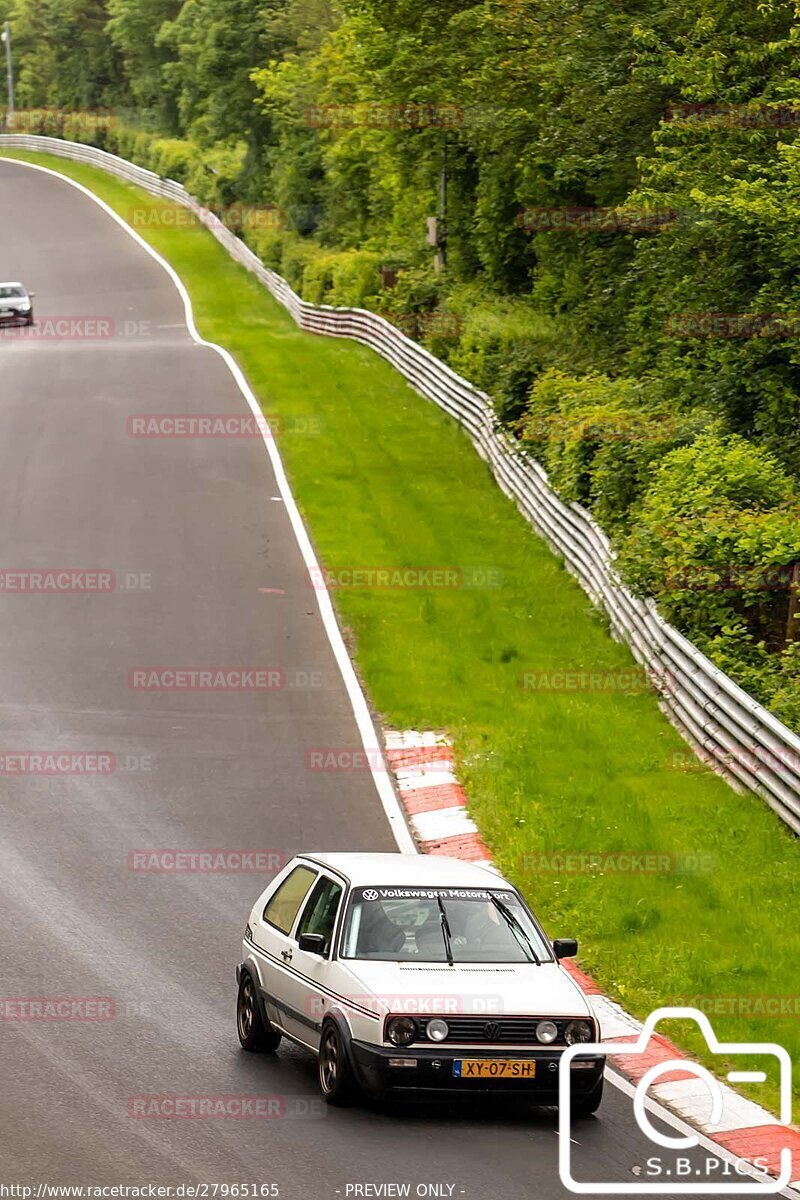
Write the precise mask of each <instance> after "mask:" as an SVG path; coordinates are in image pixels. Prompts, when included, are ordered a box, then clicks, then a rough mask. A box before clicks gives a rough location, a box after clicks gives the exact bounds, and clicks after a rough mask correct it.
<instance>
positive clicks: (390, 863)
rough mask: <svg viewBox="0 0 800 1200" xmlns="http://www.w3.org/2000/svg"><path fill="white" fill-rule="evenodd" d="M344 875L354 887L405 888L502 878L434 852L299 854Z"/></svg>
mask: <svg viewBox="0 0 800 1200" xmlns="http://www.w3.org/2000/svg"><path fill="white" fill-rule="evenodd" d="M299 857H300V858H310V859H313V861H314V862H316V863H319V864H321V865H322V866H326V867H331V868H332V869H333V870H335V871H339V872H340V873H341V874H342V875H345V876H346V877H347V878H348V879H349V880H350V882H351V883H352V884H353V885H354V886H355V887H361V886H363V885H365V884H381V885H383V884H396V885H402V884H405V885H406V886H408V887H437V886H438V887H491V886H494V887H497V886H498V883H499V882H500V881H501V879H502V877H501V876H500V875H499V874H498V873H497V871H495V870H493V869H492V868H491V867H485V866H481V865H479V864H478V863H470V862H460V861H459V860H458V859H457V858H445V857H444V856H440V855H433V854H315V853H309V854H301V855H300V856H299ZM503 882H505V881H503Z"/></svg>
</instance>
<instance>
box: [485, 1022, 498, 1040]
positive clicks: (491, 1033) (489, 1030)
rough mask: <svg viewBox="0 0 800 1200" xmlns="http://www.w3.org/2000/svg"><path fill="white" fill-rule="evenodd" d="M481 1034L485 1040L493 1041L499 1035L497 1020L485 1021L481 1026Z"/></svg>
mask: <svg viewBox="0 0 800 1200" xmlns="http://www.w3.org/2000/svg"><path fill="white" fill-rule="evenodd" d="M483 1036H484V1037H485V1038H486V1040H487V1042H495V1041H497V1039H498V1038H499V1037H500V1024H499V1022H497V1021H487V1022H486V1024H485V1025H484V1027H483Z"/></svg>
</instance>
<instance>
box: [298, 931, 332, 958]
mask: <svg viewBox="0 0 800 1200" xmlns="http://www.w3.org/2000/svg"><path fill="white" fill-rule="evenodd" d="M297 945H298V948H299V949H300V950H307V951H308V953H309V954H321V955H324V954H325V938H324V937H323V936H322V934H321V933H301V934H300V937H299V938H298V939H297Z"/></svg>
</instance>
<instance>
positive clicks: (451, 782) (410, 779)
mask: <svg viewBox="0 0 800 1200" xmlns="http://www.w3.org/2000/svg"><path fill="white" fill-rule="evenodd" d="M431 767H433V768H434V769H433V770H430V771H423V770H422V769H421V768H420V767H412V768H399V769H398V770H397V771H396V772H395V774H396V776H397V786H398V787H399V788H400V791H401V792H419V791H422V790H423V789H424V788H434V787H458V780H457V779H456V777H455V775H454V774H453V772H452V771H448V770H446V769H443V767H442V764H441V763H431ZM436 768H438V769H436Z"/></svg>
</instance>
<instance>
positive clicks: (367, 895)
mask: <svg viewBox="0 0 800 1200" xmlns="http://www.w3.org/2000/svg"><path fill="white" fill-rule="evenodd" d="M361 895H362V897H363V898H364V899H365V900H377V899H378V893H377V892H376V891H375V888H365V889H364V891H363V892H362V893H361Z"/></svg>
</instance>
